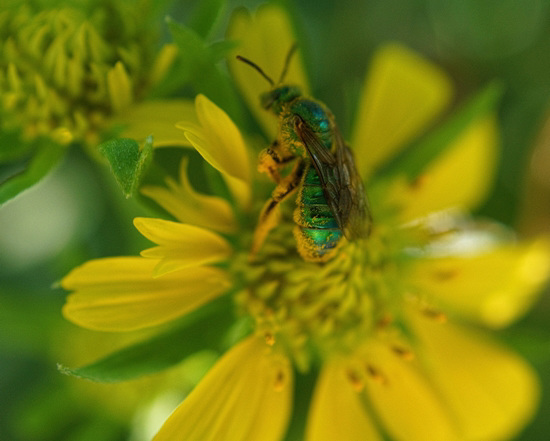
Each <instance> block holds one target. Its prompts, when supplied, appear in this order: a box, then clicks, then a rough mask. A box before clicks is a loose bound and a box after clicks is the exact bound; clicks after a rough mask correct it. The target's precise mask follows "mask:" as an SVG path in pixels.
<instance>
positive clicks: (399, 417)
mask: <svg viewBox="0 0 550 441" xmlns="http://www.w3.org/2000/svg"><path fill="white" fill-rule="evenodd" d="M362 357H363V359H364V360H365V362H366V369H367V370H368V374H367V375H366V376H365V379H366V382H365V385H366V390H367V395H368V398H369V400H370V402H371V403H372V407H373V410H374V411H375V412H376V413H377V414H378V417H379V419H380V420H381V422H382V423H383V425H384V427H385V429H386V430H387V432H388V433H389V434H390V435H391V436H392V439H395V440H396V441H427V440H437V441H450V440H457V441H458V437H457V434H456V428H455V426H454V424H453V421H452V419H451V417H450V415H449V413H448V412H447V409H446V408H445V406H444V403H443V401H441V400H440V398H439V396H438V395H437V394H436V392H435V390H434V389H433V388H432V386H431V384H430V383H429V382H428V380H427V378H426V377H425V376H424V374H423V372H422V371H421V370H420V369H419V367H418V366H417V364H416V363H415V362H413V361H407V360H405V359H403V357H400V356H399V355H397V354H396V353H395V352H394V351H392V350H391V349H390V347H388V346H387V345H385V344H383V343H381V342H378V341H375V340H371V341H369V342H368V343H367V344H365V350H364V353H363V354H362Z"/></svg>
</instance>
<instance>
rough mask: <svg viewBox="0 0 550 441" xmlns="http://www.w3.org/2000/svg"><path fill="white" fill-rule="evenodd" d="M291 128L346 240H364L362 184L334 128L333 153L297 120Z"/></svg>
mask: <svg viewBox="0 0 550 441" xmlns="http://www.w3.org/2000/svg"><path fill="white" fill-rule="evenodd" d="M295 129H296V133H297V134H298V136H299V137H300V139H301V141H302V143H303V144H304V146H305V148H306V150H307V152H308V155H309V157H310V158H311V162H312V164H313V167H315V170H316V171H317V174H318V175H319V179H320V181H321V186H322V188H323V193H324V195H325V198H326V200H327V203H328V205H329V207H330V209H331V211H332V213H333V214H334V217H335V219H336V222H337V223H338V226H339V227H340V229H341V230H342V231H343V232H344V235H345V236H346V238H347V239H348V240H354V239H359V238H361V237H366V236H367V235H368V234H369V231H370V224H371V215H370V210H369V207H368V202H367V199H366V195H365V189H364V187H363V181H362V180H361V177H360V176H359V174H358V173H357V169H356V167H355V163H354V161H353V153H352V152H351V150H350V149H349V147H348V146H347V145H346V144H345V143H344V140H343V139H342V136H341V135H340V132H339V130H338V128H337V127H334V140H333V144H334V146H333V152H332V151H330V150H328V149H327V148H326V147H325V146H324V145H323V143H322V142H321V140H320V139H319V137H318V136H317V134H316V133H315V132H314V131H313V129H312V128H311V127H310V126H309V125H308V124H307V123H306V122H304V121H303V120H302V119H301V118H300V117H297V119H296V122H295Z"/></svg>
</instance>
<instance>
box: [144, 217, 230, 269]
mask: <svg viewBox="0 0 550 441" xmlns="http://www.w3.org/2000/svg"><path fill="white" fill-rule="evenodd" d="M134 225H135V226H136V228H137V229H138V230H139V232H140V233H141V234H143V235H144V236H145V237H146V238H147V239H149V240H151V241H153V242H155V243H157V244H158V245H160V246H159V247H154V248H150V249H148V250H145V251H143V252H142V253H141V255H142V256H143V257H149V258H153V259H160V262H159V263H158V264H157V267H156V268H155V270H154V272H153V275H154V276H155V277H158V276H161V275H164V274H166V273H168V272H171V271H176V270H179V269H183V268H189V267H193V266H201V265H205V264H208V263H215V262H220V261H223V260H226V259H227V258H228V257H229V256H230V255H231V251H232V249H231V245H229V243H228V242H227V241H226V240H225V239H224V238H223V237H221V236H219V235H218V234H216V233H213V232H211V231H209V230H205V229H204V228H199V227H195V226H192V225H186V224H180V223H178V222H171V221H167V220H162V219H146V218H136V219H134Z"/></svg>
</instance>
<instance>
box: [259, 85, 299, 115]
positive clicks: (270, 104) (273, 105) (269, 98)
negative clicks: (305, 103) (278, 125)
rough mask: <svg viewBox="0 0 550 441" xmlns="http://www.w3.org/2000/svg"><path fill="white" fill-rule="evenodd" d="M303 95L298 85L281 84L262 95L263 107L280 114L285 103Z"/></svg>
mask: <svg viewBox="0 0 550 441" xmlns="http://www.w3.org/2000/svg"><path fill="white" fill-rule="evenodd" d="M300 95H302V91H301V90H300V88H299V87H298V86H279V87H276V88H274V89H272V90H270V91H269V92H266V93H262V95H260V102H261V104H262V107H263V108H264V109H266V110H272V111H273V113H275V114H276V115H278V114H279V113H281V111H282V108H283V105H284V104H286V103H289V102H290V101H292V100H293V99H295V98H297V97H299V96H300Z"/></svg>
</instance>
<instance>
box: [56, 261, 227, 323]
mask: <svg viewBox="0 0 550 441" xmlns="http://www.w3.org/2000/svg"><path fill="white" fill-rule="evenodd" d="M156 264H157V261H155V260H152V259H144V258H141V257H114V258H108V259H98V260H91V261H89V262H87V263H85V264H84V265H82V266H79V267H77V268H75V269H74V270H72V271H71V272H70V273H69V274H68V275H67V276H66V277H65V278H64V279H63V280H62V282H61V284H62V286H63V288H65V289H67V290H70V291H74V292H73V293H72V294H70V295H69V296H68V297H67V303H66V304H65V306H64V307H63V315H64V316H65V317H66V318H67V319H68V320H70V321H72V322H73V323H76V324H77V325H80V326H82V327H85V328H88V329H94V330H100V331H132V330H135V329H142V328H146V327H148V326H154V325H159V324H161V323H165V322H168V321H170V320H173V319H175V318H178V317H180V316H182V315H184V314H186V313H188V312H190V311H191V310H193V309H195V308H197V307H199V306H201V305H203V304H204V303H207V302H208V301H210V300H212V299H213V298H215V297H217V296H219V295H220V294H223V293H224V292H225V291H226V290H227V289H228V288H229V287H230V285H231V284H230V280H229V276H228V275H227V274H226V273H225V272H224V271H222V270H220V269H217V268H209V267H199V268H190V269H188V270H180V271H176V272H173V273H170V274H167V275H166V276H164V277H161V278H158V279H153V277H152V274H153V268H154V267H155V265H156Z"/></svg>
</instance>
